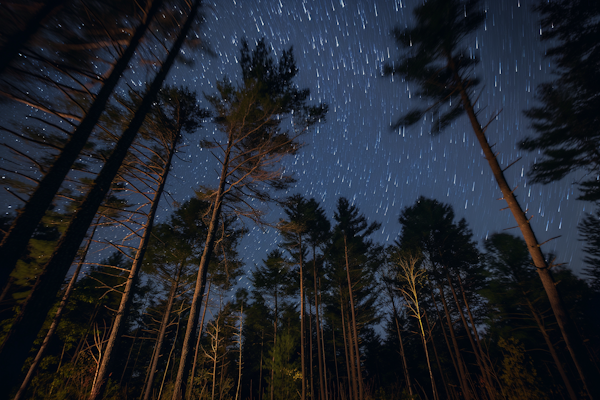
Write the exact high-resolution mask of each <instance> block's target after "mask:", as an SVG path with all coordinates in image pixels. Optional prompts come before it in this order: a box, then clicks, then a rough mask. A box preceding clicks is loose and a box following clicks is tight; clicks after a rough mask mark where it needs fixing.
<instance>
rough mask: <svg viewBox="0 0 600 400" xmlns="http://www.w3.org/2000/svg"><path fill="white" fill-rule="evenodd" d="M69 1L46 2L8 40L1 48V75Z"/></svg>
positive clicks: (55, 0)
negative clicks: (43, 25)
mask: <svg viewBox="0 0 600 400" xmlns="http://www.w3.org/2000/svg"><path fill="white" fill-rule="evenodd" d="M66 2H67V0H46V1H44V2H42V7H41V8H40V9H39V10H38V11H37V12H36V13H35V14H34V15H33V16H32V17H31V18H30V19H29V21H27V24H26V25H25V27H24V28H23V29H22V30H20V31H18V32H15V33H13V34H12V35H10V37H8V38H6V40H5V42H4V46H2V48H0V75H1V74H2V73H4V70H5V69H6V68H7V67H8V65H9V64H10V62H11V61H12V60H13V58H15V57H16V56H17V54H19V50H21V48H22V47H23V46H25V44H26V43H27V42H28V41H29V40H30V39H31V38H32V37H33V36H34V35H35V34H36V33H37V31H38V30H39V29H40V28H41V27H42V24H43V23H44V20H46V19H47V18H48V17H50V16H51V15H52V14H54V12H56V10H57V9H59V8H60V7H61V6H62V5H63V4H64V3H66Z"/></svg>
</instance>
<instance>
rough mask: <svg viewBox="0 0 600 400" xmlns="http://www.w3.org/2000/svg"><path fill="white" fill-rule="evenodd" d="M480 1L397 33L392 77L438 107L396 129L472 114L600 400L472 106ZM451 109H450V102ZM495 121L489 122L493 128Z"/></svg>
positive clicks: (431, 12)
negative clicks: (472, 40)
mask: <svg viewBox="0 0 600 400" xmlns="http://www.w3.org/2000/svg"><path fill="white" fill-rule="evenodd" d="M477 3H478V2H477V0H469V1H466V2H464V3H463V2H460V1H458V0H452V1H447V0H434V1H428V2H426V3H424V4H423V5H421V6H419V7H417V8H416V9H415V11H414V14H415V19H416V25H415V27H414V28H407V29H396V30H395V31H394V35H395V38H396V41H397V43H398V44H399V45H400V46H401V47H402V48H403V50H404V51H405V53H404V55H403V58H402V59H401V60H400V62H399V64H398V65H394V66H390V65H388V66H386V68H385V71H384V72H386V73H388V74H394V73H395V74H399V75H402V76H403V77H404V79H406V81H407V82H414V83H416V84H418V85H419V86H420V91H418V93H417V97H421V98H423V99H428V100H432V101H433V105H432V106H430V107H421V108H416V109H415V110H413V111H411V112H409V113H408V114H406V116H404V117H403V118H401V119H400V120H399V121H398V122H397V123H396V125H395V127H396V128H398V127H400V126H407V125H412V124H415V123H416V122H418V121H420V120H421V119H422V117H423V116H424V115H425V114H428V113H431V114H433V115H434V116H435V119H434V122H433V125H432V132H434V133H437V132H441V131H442V130H443V129H444V128H445V127H447V126H448V125H449V124H450V123H451V122H452V121H454V120H456V118H458V117H460V116H461V115H463V114H465V113H466V114H467V116H468V117H469V121H470V123H471V127H472V128H473V132H474V133H475V136H476V138H477V140H478V142H479V144H480V146H481V149H482V150H483V154H484V156H485V158H486V159H487V161H488V164H489V166H490V168H491V170H492V173H493V175H494V178H495V180H496V183H497V184H498V187H499V188H500V191H501V192H502V195H503V199H504V200H505V201H506V203H507V206H508V207H507V208H508V209H509V210H510V211H511V213H512V215H513V217H514V219H515V221H516V222H517V225H518V227H519V229H520V230H521V234H522V235H523V237H524V239H525V242H526V243H527V248H528V250H529V253H530V254H531V258H532V260H533V262H534V264H535V266H536V267H537V271H538V274H539V277H540V280H541V281H542V283H543V285H544V289H545V290H546V293H547V295H548V298H549V299H550V304H551V305H552V309H553V311H554V315H555V317H556V320H557V321H558V326H559V328H560V330H561V333H562V336H563V338H564V340H565V342H566V343H567V347H568V349H569V352H570V354H571V358H572V359H573V362H574V363H575V364H576V365H577V369H578V371H579V375H580V378H581V380H582V382H583V384H584V386H585V387H586V391H587V392H588V393H589V395H590V396H591V397H600V385H599V384H598V382H600V379H598V376H599V374H598V372H597V370H595V369H594V367H593V363H592V361H591V360H590V359H589V356H588V354H587V352H586V350H585V346H584V344H583V341H582V339H581V337H580V336H579V334H578V332H577V330H576V328H575V326H574V324H573V321H572V319H571V317H570V315H569V313H568V311H567V309H566V308H565V306H564V304H563V301H562V299H561V296H560V294H559V292H558V290H557V288H556V286H555V284H554V282H553V280H552V275H551V274H550V270H549V269H550V267H549V266H548V264H547V263H546V260H545V258H544V256H543V254H542V251H541V248H540V243H539V242H538V241H537V238H536V236H535V234H534V232H533V228H532V226H531V224H530V219H528V218H527V217H526V215H525V212H524V211H523V209H522V208H521V206H520V204H519V202H518V201H517V198H516V196H515V194H514V190H513V189H511V187H510V186H509V185H508V182H507V181H506V178H505V177H504V170H503V169H502V168H501V167H500V164H499V163H498V159H497V158H496V155H495V154H494V152H493V151H492V148H491V146H490V145H489V143H488V141H487V138H486V134H485V131H486V129H487V126H489V123H488V125H486V126H482V125H481V123H480V122H479V120H478V117H477V114H476V112H475V109H474V106H473V100H472V98H471V97H472V95H473V93H474V90H475V88H476V86H477V85H478V84H479V83H480V82H479V79H478V78H476V77H474V76H473V75H472V74H471V71H472V69H473V68H474V67H475V65H477V63H478V61H479V60H478V59H477V58H476V57H467V54H468V52H467V51H466V50H465V49H463V48H462V47H461V45H462V43H461V42H462V41H463V39H464V38H465V37H466V36H467V35H469V34H471V33H472V32H474V31H475V30H476V29H477V28H478V27H479V26H480V25H481V23H482V22H483V18H484V14H483V12H481V11H479V10H477ZM452 98H454V99H455V100H457V101H455V102H452V103H451V105H450V106H448V107H446V106H445V105H446V104H448V101H449V100H450V99H452ZM492 121H493V118H492V119H491V120H490V123H491V122H492Z"/></svg>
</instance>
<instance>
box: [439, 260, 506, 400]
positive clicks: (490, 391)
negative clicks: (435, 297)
mask: <svg viewBox="0 0 600 400" xmlns="http://www.w3.org/2000/svg"><path fill="white" fill-rule="evenodd" d="M444 268H445V267H444ZM446 278H447V279H448V285H450V291H451V292H452V296H453V297H454V302H455V303H456V309H457V310H458V314H459V315H460V319H461V320H462V323H463V326H464V327H465V332H466V333H467V337H468V338H469V342H470V343H471V348H472V349H473V353H474V354H475V359H476V360H477V366H478V367H479V370H480V371H481V373H482V375H483V380H484V383H485V389H486V391H487V393H488V396H489V398H490V399H492V400H493V399H494V398H495V397H496V396H495V393H494V390H493V386H492V382H491V381H490V379H489V377H488V374H487V368H486V367H485V364H484V363H483V360H482V359H481V354H479V348H478V347H477V345H476V344H475V341H474V340H473V335H472V334H471V328H470V327H469V324H468V323H467V319H466V318H465V314H464V313H463V310H462V307H461V306H460V302H459V301H458V296H457V295H456V291H455V290H454V286H453V285H452V279H451V278H450V274H449V273H448V270H447V269H446Z"/></svg>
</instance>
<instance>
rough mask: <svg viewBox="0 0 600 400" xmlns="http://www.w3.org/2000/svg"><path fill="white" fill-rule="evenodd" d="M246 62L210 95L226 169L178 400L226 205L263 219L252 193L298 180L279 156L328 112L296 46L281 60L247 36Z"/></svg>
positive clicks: (263, 197)
mask: <svg viewBox="0 0 600 400" xmlns="http://www.w3.org/2000/svg"><path fill="white" fill-rule="evenodd" d="M240 65H241V67H242V76H243V82H242V84H241V85H240V86H239V87H237V88H236V87H235V86H234V85H233V84H232V83H231V82H229V81H228V80H226V79H225V80H224V81H221V82H219V83H218V84H217V90H218V92H219V93H218V94H217V95H212V96H207V100H208V102H209V103H210V104H211V106H212V108H213V110H214V116H215V120H214V122H215V123H216V124H217V126H218V129H219V130H220V131H221V132H222V133H223V134H224V135H225V140H224V141H217V140H215V141H213V142H205V143H204V145H206V146H212V147H213V148H218V149H220V151H222V153H221V154H220V155H219V156H217V158H218V160H219V162H220V164H221V166H222V169H221V173H220V177H219V185H218V187H217V188H216V190H211V191H210V192H207V193H208V196H207V198H208V199H210V201H211V203H212V210H211V217H210V222H209V224H208V235H207V238H206V244H205V246H204V253H203V254H202V258H201V261H200V265H199V266H198V279H197V281H196V286H195V289H194V295H193V300H192V305H191V309H190V314H189V315H190V316H189V319H188V324H187V327H186V332H185V337H184V342H183V348H182V351H181V359H180V363H179V370H178V372H177V380H176V382H175V388H174V391H173V400H180V399H181V398H183V397H184V395H185V385H186V383H187V380H188V371H189V367H190V360H191V357H190V355H191V349H192V344H193V341H194V340H193V338H194V335H195V334H196V327H197V325H198V316H199V313H200V307H199V301H200V299H201V298H202V296H203V294H204V287H205V285H206V276H207V273H208V265H209V262H210V259H211V256H212V253H213V248H214V242H215V234H216V231H217V228H218V225H219V221H220V218H221V212H222V209H223V206H226V207H232V208H233V210H234V212H237V213H238V214H242V215H244V214H245V215H247V216H249V217H251V218H254V219H256V220H260V211H259V210H258V209H256V208H253V207H252V206H251V203H250V200H251V199H254V200H258V201H260V202H269V201H271V200H272V194H271V192H270V190H273V189H284V188H287V187H288V186H289V184H290V183H291V182H292V181H293V180H292V178H291V176H289V175H286V174H284V173H283V172H282V171H281V169H280V165H279V161H280V160H281V159H282V158H283V157H285V156H286V155H291V154H294V153H295V152H296V151H297V150H298V148H299V146H300V142H299V141H298V140H299V136H300V135H301V134H302V133H304V132H306V130H307V129H308V128H309V127H310V126H312V125H314V124H316V123H317V122H319V121H320V120H321V119H322V118H323V117H324V116H325V113H326V107H325V106H323V105H320V106H309V105H308V104H307V101H308V96H309V91H308V90H307V89H304V90H300V89H298V88H297V87H296V86H295V85H294V83H293V78H294V77H295V76H296V74H297V72H298V70H297V68H296V65H295V61H294V57H293V53H292V50H291V49H290V50H287V51H284V52H283V54H282V56H281V58H280V60H279V62H278V63H275V60H274V59H273V58H272V56H271V54H270V51H269V50H268V48H267V46H266V44H265V42H264V40H261V41H259V42H258V43H257V45H256V48H255V49H254V50H253V51H251V50H250V48H249V47H248V43H247V42H246V41H244V42H243V43H242V51H241V58H240ZM284 121H285V122H286V124H288V123H289V125H287V126H288V128H286V127H284Z"/></svg>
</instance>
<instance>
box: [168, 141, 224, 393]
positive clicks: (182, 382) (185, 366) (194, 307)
mask: <svg viewBox="0 0 600 400" xmlns="http://www.w3.org/2000/svg"><path fill="white" fill-rule="evenodd" d="M232 146H233V139H232V138H230V139H229V140H228V143H227V148H226V150H225V158H224V160H223V167H222V170H221V177H220V178H219V187H218V189H217V192H216V194H215V201H214V204H213V212H212V215H211V219H210V224H209V226H208V233H207V235H206V243H205V244H204V250H203V251H202V257H201V258H200V265H199V266H198V276H197V277H196V286H195V287H194V295H193V297H192V304H191V306H190V313H189V317H188V323H187V327H186V330H185V336H184V339H183V345H182V348H181V356H180V360H179V369H178V370H177V378H176V379H175V386H174V388H173V396H172V399H173V400H181V399H183V397H184V396H185V390H186V383H187V380H188V374H189V370H190V358H191V357H190V356H191V353H192V347H193V339H194V335H195V333H196V329H197V327H198V316H199V314H200V304H199V303H200V301H201V300H202V297H203V295H204V288H205V286H206V277H207V275H208V264H209V263H210V259H211V257H212V253H213V250H214V246H215V238H216V233H217V229H218V226H219V218H220V217H221V207H222V205H223V196H224V193H225V185H226V182H227V172H228V170H229V158H230V156H231V150H232Z"/></svg>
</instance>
